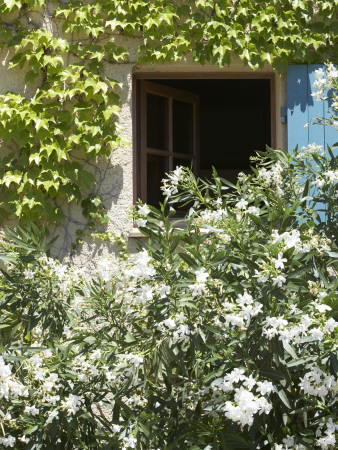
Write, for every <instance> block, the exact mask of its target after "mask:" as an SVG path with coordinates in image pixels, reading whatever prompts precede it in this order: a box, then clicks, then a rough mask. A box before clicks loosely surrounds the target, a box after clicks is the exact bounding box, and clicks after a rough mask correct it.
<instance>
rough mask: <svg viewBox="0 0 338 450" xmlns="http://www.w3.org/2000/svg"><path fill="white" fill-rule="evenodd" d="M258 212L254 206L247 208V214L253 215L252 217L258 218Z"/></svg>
mask: <svg viewBox="0 0 338 450" xmlns="http://www.w3.org/2000/svg"><path fill="white" fill-rule="evenodd" d="M260 212H261V211H260V209H259V208H257V207H256V206H249V208H248V213H250V214H253V215H254V216H259V214H260Z"/></svg>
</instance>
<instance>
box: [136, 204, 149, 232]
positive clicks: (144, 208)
mask: <svg viewBox="0 0 338 450" xmlns="http://www.w3.org/2000/svg"><path fill="white" fill-rule="evenodd" d="M138 213H139V214H140V215H141V216H143V217H139V218H138V219H137V220H136V224H137V226H138V227H145V226H146V224H147V219H145V218H144V216H147V215H148V214H149V213H150V209H149V207H148V205H146V204H144V205H139V207H138Z"/></svg>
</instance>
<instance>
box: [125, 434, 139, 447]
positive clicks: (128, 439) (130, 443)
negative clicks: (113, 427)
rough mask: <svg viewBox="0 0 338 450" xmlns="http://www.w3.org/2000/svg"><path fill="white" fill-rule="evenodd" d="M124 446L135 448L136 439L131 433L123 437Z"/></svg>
mask: <svg viewBox="0 0 338 450" xmlns="http://www.w3.org/2000/svg"><path fill="white" fill-rule="evenodd" d="M123 440H124V446H125V448H136V444H137V439H136V438H134V436H133V435H132V434H130V435H129V436H125V437H124V438H123Z"/></svg>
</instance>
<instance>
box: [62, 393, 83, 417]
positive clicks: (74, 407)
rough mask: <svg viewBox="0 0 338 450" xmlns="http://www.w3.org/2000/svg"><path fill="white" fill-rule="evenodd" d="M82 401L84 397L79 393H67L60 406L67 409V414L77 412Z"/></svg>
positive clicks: (70, 414)
mask: <svg viewBox="0 0 338 450" xmlns="http://www.w3.org/2000/svg"><path fill="white" fill-rule="evenodd" d="M83 402H84V398H83V397H81V396H79V395H74V394H69V396H68V397H66V398H65V400H62V402H61V406H62V408H63V409H65V410H66V411H67V414H68V415H69V416H72V415H74V414H76V413H77V411H78V410H79V408H80V406H81V404H82V403H83Z"/></svg>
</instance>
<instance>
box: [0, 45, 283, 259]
mask: <svg viewBox="0 0 338 450" xmlns="http://www.w3.org/2000/svg"><path fill="white" fill-rule="evenodd" d="M118 43H119V44H120V45H123V46H124V47H125V48H127V49H128V50H129V54H130V56H129V61H128V63H123V64H107V65H106V66H105V75H107V76H109V77H112V78H114V79H115V80H117V81H119V82H121V83H122V85H123V87H122V89H121V90H120V92H119V95H120V96H121V116H120V125H121V130H122V136H123V138H124V139H125V140H126V142H127V143H126V144H125V145H123V146H122V147H120V148H117V149H116V150H115V151H113V153H112V154H111V157H110V158H109V159H104V158H101V159H98V160H97V161H96V163H95V164H90V165H89V166H88V167H87V168H88V169H89V170H91V171H93V173H95V176H96V179H97V186H96V192H97V193H98V194H100V195H101V196H102V198H103V201H104V205H105V207H106V208H107V211H108V216H109V223H108V225H107V227H106V229H105V231H111V232H114V233H116V232H120V233H122V234H123V235H125V236H129V234H130V230H131V229H132V225H133V224H132V221H131V219H130V215H129V213H130V209H131V207H132V205H133V177H134V174H133V145H132V144H133V118H134V112H133V104H134V102H133V94H134V93H133V74H134V73H140V72H144V73H154V72H161V73H162V72H163V74H165V73H168V72H200V73H205V72H217V73H225V72H250V71H251V70H250V68H248V67H244V66H243V64H242V63H241V62H240V61H238V60H234V61H233V62H232V64H231V65H230V67H226V68H224V69H219V68H218V67H216V66H212V65H204V66H201V65H200V64H198V63H194V62H193V61H192V60H191V59H189V58H187V59H186V60H185V61H182V62H177V63H175V64H165V65H142V66H140V65H137V64H136V63H135V61H136V51H137V46H138V45H139V43H140V42H139V40H138V39H135V38H133V39H129V40H125V39H121V42H118ZM10 57H11V55H10V53H9V52H8V51H5V52H2V53H0V61H1V64H0V94H5V93H6V92H15V93H22V94H23V95H24V96H26V97H27V98H30V97H31V96H32V95H33V94H34V91H35V88H36V86H38V84H39V80H36V85H34V86H32V85H29V86H26V85H25V82H24V76H25V73H24V71H22V70H20V69H16V68H14V69H10V70H9V69H8V61H9V60H10ZM262 72H272V70H271V68H270V67H269V66H266V67H264V69H263V70H262ZM275 81H276V142H277V146H278V147H281V148H286V129H285V125H282V124H281V117H280V108H281V106H285V105H286V77H285V76H284V75H278V74H276V76H275ZM0 152H1V153H0V154H1V155H3V154H4V153H5V152H6V149H5V148H3V147H2V148H0ZM11 224H12V225H14V222H12V223H11ZM83 225H84V220H83V218H82V217H81V214H80V209H79V207H78V206H77V205H75V204H74V205H70V206H69V207H68V212H67V220H66V221H65V223H64V224H63V225H62V226H59V227H58V228H55V229H52V230H51V236H55V235H59V239H58V240H57V242H56V244H55V246H54V254H55V255H57V256H59V257H61V258H64V257H68V258H70V259H72V260H73V262H75V263H76V264H79V265H87V264H91V263H92V262H93V261H94V260H95V259H99V258H101V257H102V256H107V255H108V254H109V255H113V256H114V255H116V251H117V247H116V246H115V245H114V244H112V245H109V244H107V243H104V244H102V243H100V242H98V241H94V240H92V239H88V240H87V241H86V242H85V244H84V245H82V246H81V247H80V248H79V249H77V250H75V251H74V250H71V242H73V241H74V240H75V237H76V230H77V229H79V228H81V227H83ZM138 242H139V238H135V237H130V238H129V246H130V251H131V252H132V253H133V252H135V251H136V249H137V245H138Z"/></svg>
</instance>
